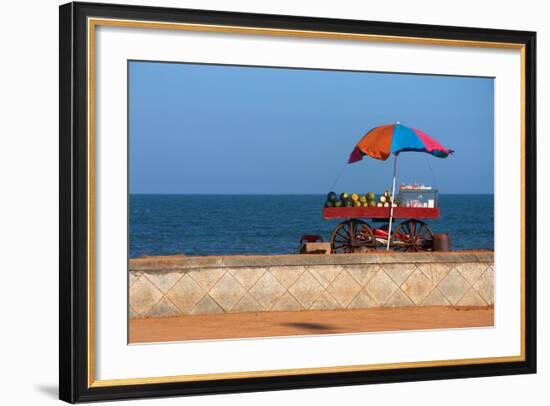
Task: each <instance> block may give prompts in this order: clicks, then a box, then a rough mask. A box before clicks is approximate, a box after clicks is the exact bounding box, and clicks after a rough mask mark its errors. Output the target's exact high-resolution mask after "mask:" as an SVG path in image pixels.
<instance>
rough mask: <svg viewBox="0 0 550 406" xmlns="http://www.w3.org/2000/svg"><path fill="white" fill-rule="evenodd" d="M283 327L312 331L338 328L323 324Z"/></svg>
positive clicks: (289, 324)
mask: <svg viewBox="0 0 550 406" xmlns="http://www.w3.org/2000/svg"><path fill="white" fill-rule="evenodd" d="M282 325H283V326H286V327H294V328H300V329H304V330H311V331H326V330H336V329H337V328H338V327H336V326H331V325H330V324H322V323H282Z"/></svg>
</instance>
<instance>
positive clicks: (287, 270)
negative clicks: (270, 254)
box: [269, 266, 305, 289]
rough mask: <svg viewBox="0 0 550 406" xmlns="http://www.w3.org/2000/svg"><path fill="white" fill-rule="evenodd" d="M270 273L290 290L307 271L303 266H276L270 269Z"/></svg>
mask: <svg viewBox="0 0 550 406" xmlns="http://www.w3.org/2000/svg"><path fill="white" fill-rule="evenodd" d="M269 272H271V274H272V275H273V276H274V277H275V278H277V280H278V281H279V282H280V283H281V285H283V286H284V287H285V288H287V289H288V288H289V287H290V286H292V284H293V283H294V282H296V280H297V279H298V278H299V277H300V276H301V275H302V274H303V273H304V272H305V269H304V267H303V266H274V267H271V268H269Z"/></svg>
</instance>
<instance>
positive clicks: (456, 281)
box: [437, 269, 470, 305]
mask: <svg viewBox="0 0 550 406" xmlns="http://www.w3.org/2000/svg"><path fill="white" fill-rule="evenodd" d="M437 287H438V288H439V290H440V291H441V293H443V295H444V296H445V297H446V298H447V300H448V301H449V302H450V303H451V304H453V305H455V304H457V303H458V301H459V300H460V299H462V297H463V296H464V294H465V293H466V291H467V290H468V289H469V288H470V285H469V284H468V282H467V281H466V279H464V278H463V277H462V275H461V274H460V272H458V271H457V270H456V269H451V271H449V273H448V274H447V276H445V278H443V280H442V281H441V282H440V283H439V285H438V286H437Z"/></svg>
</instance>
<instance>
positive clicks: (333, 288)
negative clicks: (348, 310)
mask: <svg viewBox="0 0 550 406" xmlns="http://www.w3.org/2000/svg"><path fill="white" fill-rule="evenodd" d="M360 290H361V286H360V285H359V284H358V283H357V282H356V281H355V279H353V278H352V277H351V276H350V274H348V273H347V272H346V271H343V272H341V273H340V274H339V275H338V276H337V277H336V279H334V281H333V282H332V283H331V284H330V286H329V287H328V289H327V292H328V293H330V295H331V296H332V297H333V298H334V299H336V300H337V301H338V303H340V304H341V305H342V307H347V306H348V305H349V304H350V302H351V301H352V300H353V298H354V297H355V296H356V295H357V293H359V291H360Z"/></svg>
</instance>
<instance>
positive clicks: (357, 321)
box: [130, 306, 494, 343]
mask: <svg viewBox="0 0 550 406" xmlns="http://www.w3.org/2000/svg"><path fill="white" fill-rule="evenodd" d="M493 313H494V310H493V307H492V306H490V307H450V306H429V307H400V308H374V309H353V310H320V311H301V312H258V313H229V314H212V315H196V316H178V317H161V318H146V319H131V320H130V343H148V342H164V341H183V340H209V339H226V338H252V337H276V336H292V335H318V334H335V333H359V332H375V331H394V330H418V329H440V328H457V327H488V326H492V325H493V324H494V321H493V318H494V315H493Z"/></svg>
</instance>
